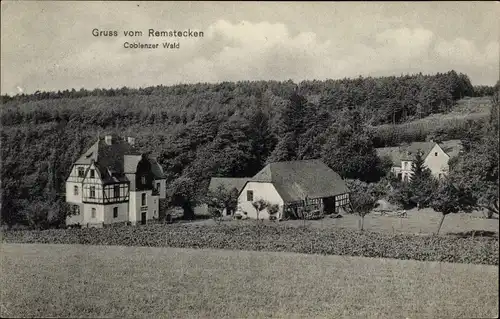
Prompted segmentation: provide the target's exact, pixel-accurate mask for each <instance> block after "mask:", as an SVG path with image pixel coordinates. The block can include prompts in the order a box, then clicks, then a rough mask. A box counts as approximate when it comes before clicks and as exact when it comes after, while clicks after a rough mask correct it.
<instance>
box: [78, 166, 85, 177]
mask: <svg viewBox="0 0 500 319" xmlns="http://www.w3.org/2000/svg"><path fill="white" fill-rule="evenodd" d="M78 177H85V169H84V168H83V167H78Z"/></svg>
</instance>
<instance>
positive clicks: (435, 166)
mask: <svg viewBox="0 0 500 319" xmlns="http://www.w3.org/2000/svg"><path fill="white" fill-rule="evenodd" d="M460 149H461V144H460V141H455V140H450V141H444V142H442V143H441V145H440V144H438V143H436V142H433V141H429V142H414V143H410V144H406V145H400V146H396V147H383V148H377V154H378V156H379V157H388V158H389V159H390V160H391V162H392V169H391V171H392V172H393V173H394V174H395V175H396V176H398V178H400V179H401V180H404V181H408V180H410V179H411V174H412V164H413V161H414V160H415V156H416V154H417V153H419V152H420V153H421V155H422V158H423V159H424V165H425V166H426V167H427V168H429V170H430V171H431V172H432V174H433V175H434V176H435V177H436V178H438V179H440V178H442V177H443V176H445V175H446V174H447V173H448V170H449V165H448V162H449V160H450V158H452V157H454V156H457V155H458V154H459V152H460Z"/></svg>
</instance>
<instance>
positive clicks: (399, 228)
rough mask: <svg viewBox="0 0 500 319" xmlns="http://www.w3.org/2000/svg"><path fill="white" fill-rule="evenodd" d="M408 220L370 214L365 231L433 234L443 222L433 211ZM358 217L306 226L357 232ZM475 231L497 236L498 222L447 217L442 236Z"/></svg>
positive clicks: (475, 215)
mask: <svg viewBox="0 0 500 319" xmlns="http://www.w3.org/2000/svg"><path fill="white" fill-rule="evenodd" d="M407 215H408V217H407V218H399V217H396V216H379V215H377V214H376V213H371V214H369V215H367V216H366V217H365V222H364V229H365V230H368V231H375V232H383V233H406V234H433V233H435V232H436V231H437V228H438V225H439V222H440V220H441V213H438V212H435V211H434V210H432V209H427V208H426V209H421V210H417V209H412V210H409V211H407ZM358 222H359V217H358V216H357V215H351V214H346V215H343V217H342V218H329V217H326V218H324V219H320V220H311V221H306V225H309V226H310V227H316V228H334V227H341V228H351V229H358V227H359V226H358ZM284 223H285V224H286V225H302V221H298V220H295V221H285V222H284ZM472 230H484V231H491V232H497V233H498V230H499V223H498V219H497V218H495V219H486V218H483V215H482V213H480V212H474V213H471V214H465V213H460V214H450V215H448V216H446V217H445V220H444V223H443V226H442V228H441V231H440V233H441V234H446V233H459V232H467V231H472Z"/></svg>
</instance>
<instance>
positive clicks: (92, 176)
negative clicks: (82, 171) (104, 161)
mask: <svg viewBox="0 0 500 319" xmlns="http://www.w3.org/2000/svg"><path fill="white" fill-rule="evenodd" d="M94 177H95V169H91V170H90V178H94Z"/></svg>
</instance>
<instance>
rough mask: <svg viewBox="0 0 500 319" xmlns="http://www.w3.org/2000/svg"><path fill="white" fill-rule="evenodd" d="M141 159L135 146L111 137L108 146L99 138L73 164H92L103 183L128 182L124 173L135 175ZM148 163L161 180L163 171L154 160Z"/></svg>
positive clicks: (103, 138) (113, 136)
mask: <svg viewBox="0 0 500 319" xmlns="http://www.w3.org/2000/svg"><path fill="white" fill-rule="evenodd" d="M141 158H142V154H141V152H140V151H139V150H138V149H137V148H136V147H135V146H133V145H131V144H129V143H128V142H127V141H125V140H123V139H122V138H120V137H118V136H116V135H112V143H111V144H110V145H108V144H107V143H106V141H105V137H100V138H99V139H98V140H97V141H96V142H95V143H94V144H93V145H92V146H91V147H90V148H89V149H88V150H87V151H86V152H85V153H83V155H82V156H80V158H79V159H78V160H77V161H76V162H75V164H85V165H89V164H91V163H92V162H94V163H95V165H96V166H97V168H98V169H99V173H100V176H101V179H102V180H103V182H104V183H111V182H124V181H127V180H128V179H127V178H126V177H125V173H135V172H136V170H137V164H138V163H139V161H140V160H141ZM149 161H150V162H151V163H152V169H153V173H154V174H155V176H156V177H157V178H163V176H164V174H163V171H162V169H161V167H159V165H158V163H157V162H156V160H154V159H149ZM160 176H162V177H160Z"/></svg>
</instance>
